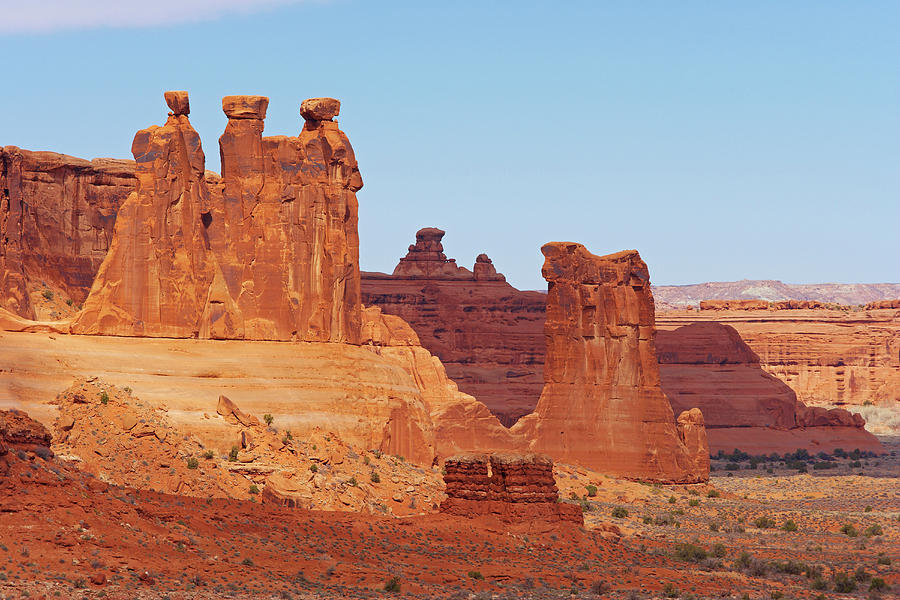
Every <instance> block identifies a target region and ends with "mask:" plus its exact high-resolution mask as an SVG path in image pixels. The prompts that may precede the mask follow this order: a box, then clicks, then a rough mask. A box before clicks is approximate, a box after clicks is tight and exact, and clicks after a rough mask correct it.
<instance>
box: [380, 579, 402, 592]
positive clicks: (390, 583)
mask: <svg viewBox="0 0 900 600" xmlns="http://www.w3.org/2000/svg"><path fill="white" fill-rule="evenodd" d="M384 591H386V592H392V593H394V594H398V593H400V578H399V577H396V576H395V577H391V578H390V579H388V580H387V581H385V582H384Z"/></svg>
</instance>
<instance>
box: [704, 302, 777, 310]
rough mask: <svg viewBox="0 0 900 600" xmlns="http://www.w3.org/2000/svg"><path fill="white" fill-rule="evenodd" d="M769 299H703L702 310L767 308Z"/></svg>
mask: <svg viewBox="0 0 900 600" xmlns="http://www.w3.org/2000/svg"><path fill="white" fill-rule="evenodd" d="M768 308H769V302H768V301H767V300H703V301H701V302H700V310H767V309H768Z"/></svg>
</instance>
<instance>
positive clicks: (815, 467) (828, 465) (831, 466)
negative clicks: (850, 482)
mask: <svg viewBox="0 0 900 600" xmlns="http://www.w3.org/2000/svg"><path fill="white" fill-rule="evenodd" d="M836 468H837V463H833V462H817V463H813V470H815V471H821V470H823V469H836Z"/></svg>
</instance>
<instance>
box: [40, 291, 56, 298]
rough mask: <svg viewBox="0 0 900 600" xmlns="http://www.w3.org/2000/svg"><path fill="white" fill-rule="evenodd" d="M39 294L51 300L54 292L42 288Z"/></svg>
mask: <svg viewBox="0 0 900 600" xmlns="http://www.w3.org/2000/svg"><path fill="white" fill-rule="evenodd" d="M41 296H43V297H44V298H46V299H47V300H53V296H54V294H53V291H52V290H44V291H43V292H41Z"/></svg>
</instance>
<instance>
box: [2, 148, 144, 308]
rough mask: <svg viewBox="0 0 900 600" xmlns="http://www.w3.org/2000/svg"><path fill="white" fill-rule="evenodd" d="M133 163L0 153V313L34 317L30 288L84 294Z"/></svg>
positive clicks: (128, 186)
mask: <svg viewBox="0 0 900 600" xmlns="http://www.w3.org/2000/svg"><path fill="white" fill-rule="evenodd" d="M134 186H135V179H134V163H132V162H131V161H125V160H115V159H110V158H98V159H94V160H93V161H87V160H82V159H79V158H75V157H73V156H66V155H64V154H56V153H53V152H30V151H28V150H22V149H20V148H17V147H15V146H6V147H2V148H0V308H5V309H7V310H9V311H10V312H12V313H14V314H16V315H18V316H20V317H24V318H27V319H34V318H35V316H36V315H35V309H34V306H33V305H32V301H31V299H30V298H29V293H30V292H32V291H33V290H34V289H35V288H38V287H40V288H44V287H45V285H46V286H47V288H49V290H50V291H54V292H56V293H62V294H65V295H67V296H68V297H69V298H71V299H72V301H73V302H75V303H80V302H82V301H84V299H85V298H86V297H87V293H88V290H89V289H90V287H91V282H92V281H93V279H94V274H95V273H96V272H97V269H98V268H99V266H100V263H101V262H102V261H103V257H104V256H105V255H106V251H107V249H108V248H109V246H110V243H111V240H112V237H113V227H114V225H115V221H116V213H117V211H118V209H119V207H120V206H121V204H122V203H123V202H124V200H125V198H126V197H127V196H128V194H129V193H131V191H132V190H133V189H134Z"/></svg>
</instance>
